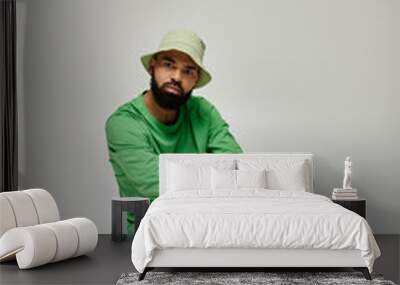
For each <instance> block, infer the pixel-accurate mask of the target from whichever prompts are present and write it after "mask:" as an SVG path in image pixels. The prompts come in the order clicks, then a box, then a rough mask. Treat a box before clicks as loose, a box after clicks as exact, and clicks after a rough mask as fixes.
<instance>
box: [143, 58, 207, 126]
mask: <svg viewBox="0 0 400 285" xmlns="http://www.w3.org/2000/svg"><path fill="white" fill-rule="evenodd" d="M150 73H151V75H152V77H153V78H154V80H155V82H156V83H157V86H158V87H159V88H160V89H161V90H162V91H165V92H169V93H172V94H174V95H175V96H183V95H184V94H186V93H188V92H190V91H191V90H192V89H193V88H194V86H195V85H196V83H197V81H198V79H199V77H200V68H199V67H198V66H197V65H196V63H195V62H194V61H193V60H192V59H191V58H190V56H188V55H187V54H185V53H183V52H180V51H177V50H170V51H164V52H160V53H158V54H156V55H155V56H154V57H153V58H152V59H151V62H150ZM144 103H145V104H146V107H147V109H148V110H149V111H150V113H152V114H153V115H154V117H155V118H156V119H157V120H158V121H160V122H161V123H164V124H170V123H173V122H175V120H176V119H177V116H178V111H177V110H168V109H164V108H162V107H161V106H159V105H158V104H157V102H156V101H155V99H154V95H153V92H152V91H151V89H150V90H148V91H147V92H146V94H145V95H144Z"/></svg>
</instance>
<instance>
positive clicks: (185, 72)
mask: <svg viewBox="0 0 400 285" xmlns="http://www.w3.org/2000/svg"><path fill="white" fill-rule="evenodd" d="M183 73H184V74H186V75H188V76H194V71H193V69H185V70H184V71H183Z"/></svg>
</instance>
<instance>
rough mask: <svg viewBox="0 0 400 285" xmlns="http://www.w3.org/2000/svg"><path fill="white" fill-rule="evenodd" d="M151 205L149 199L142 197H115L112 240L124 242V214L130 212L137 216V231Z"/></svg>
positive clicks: (113, 200)
mask: <svg viewBox="0 0 400 285" xmlns="http://www.w3.org/2000/svg"><path fill="white" fill-rule="evenodd" d="M149 205H150V200H149V199H148V198H142V197H114V198H112V202H111V208H112V213H111V215H112V217H111V238H112V240H113V241H123V240H125V238H126V235H123V234H122V212H126V211H130V212H132V213H133V214H134V215H135V230H136V229H137V228H138V227H139V224H140V221H141V220H142V219H143V217H144V215H145V214H146V211H147V208H148V207H149Z"/></svg>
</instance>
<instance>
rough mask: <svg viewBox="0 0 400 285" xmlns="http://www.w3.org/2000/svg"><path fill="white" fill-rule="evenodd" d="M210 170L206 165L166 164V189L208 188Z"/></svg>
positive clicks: (209, 186)
mask: <svg viewBox="0 0 400 285" xmlns="http://www.w3.org/2000/svg"><path fill="white" fill-rule="evenodd" d="M210 170H211V167H207V166H193V165H189V166H185V165H182V164H176V163H169V164H168V179H167V189H168V191H185V190H193V189H210V188H211V185H210V180H211V178H210Z"/></svg>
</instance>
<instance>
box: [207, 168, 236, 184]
mask: <svg viewBox="0 0 400 285" xmlns="http://www.w3.org/2000/svg"><path fill="white" fill-rule="evenodd" d="M211 189H213V190H218V189H229V190H235V189H236V170H232V169H216V168H214V167H213V168H211Z"/></svg>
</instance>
